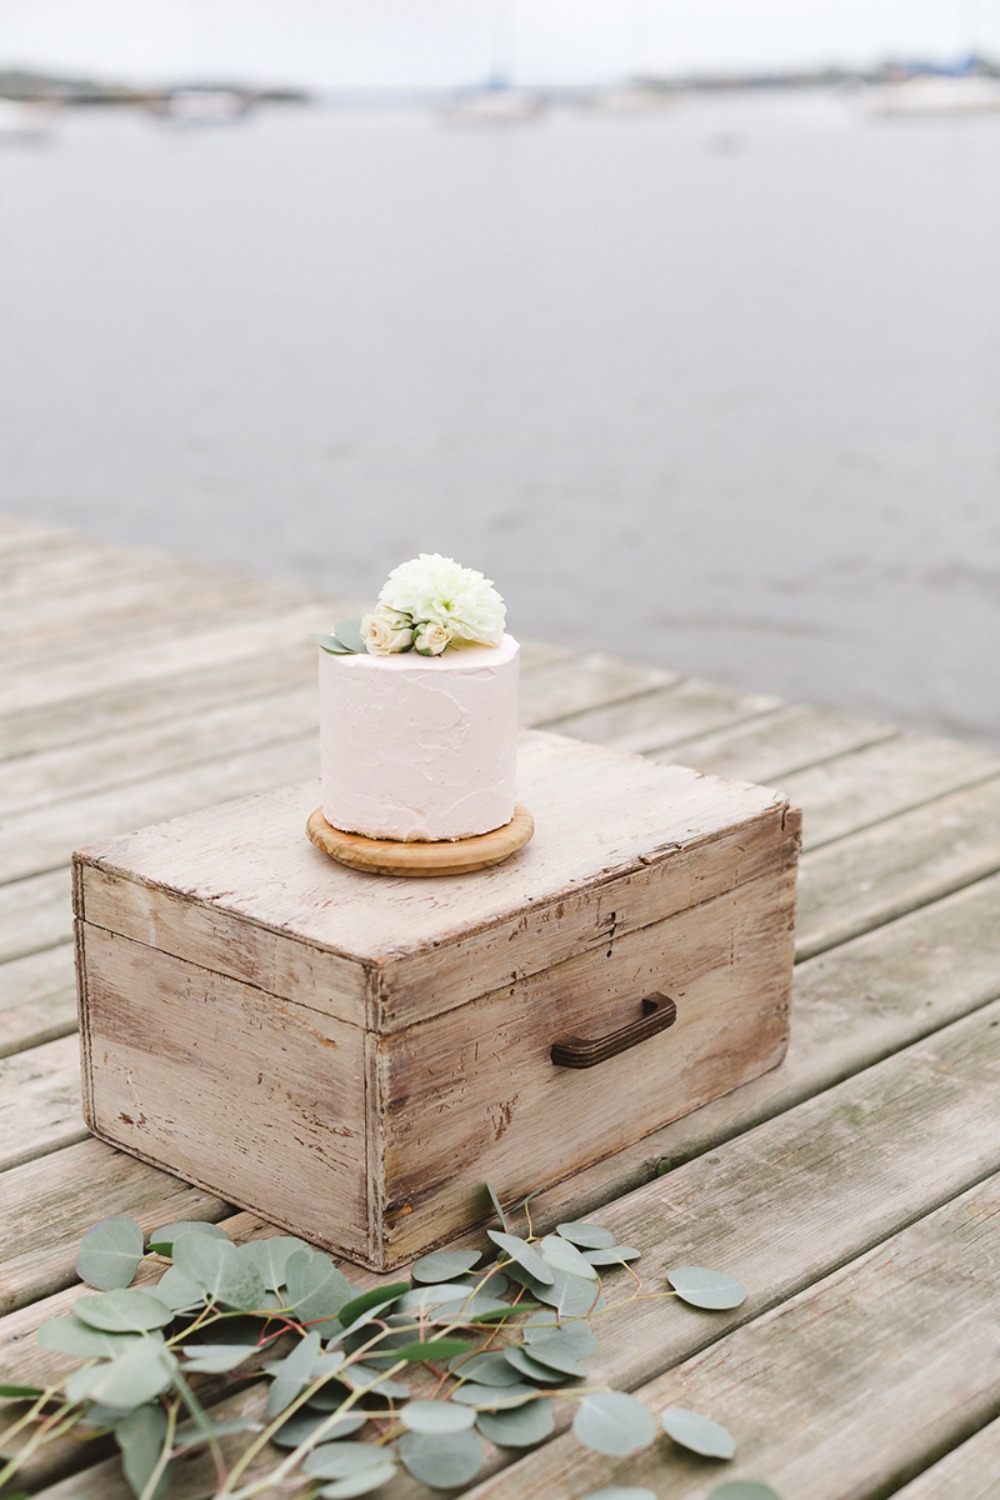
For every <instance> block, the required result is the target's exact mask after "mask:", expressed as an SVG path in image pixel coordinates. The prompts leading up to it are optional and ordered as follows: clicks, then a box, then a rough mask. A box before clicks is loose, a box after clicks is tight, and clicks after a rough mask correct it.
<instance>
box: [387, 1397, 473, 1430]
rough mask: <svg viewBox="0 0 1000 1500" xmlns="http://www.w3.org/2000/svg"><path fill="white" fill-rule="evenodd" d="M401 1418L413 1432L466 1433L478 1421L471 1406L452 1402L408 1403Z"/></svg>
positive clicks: (400, 1415) (404, 1424)
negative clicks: (457, 1404)
mask: <svg viewBox="0 0 1000 1500" xmlns="http://www.w3.org/2000/svg"><path fill="white" fill-rule="evenodd" d="M399 1417H400V1421H401V1422H402V1423H403V1426H404V1427H408V1428H409V1429H410V1431H411V1432H465V1431H466V1430H467V1429H468V1428H470V1427H472V1426H474V1425H475V1421H476V1413H475V1411H474V1410H473V1408H472V1407H471V1406H456V1405H455V1403H454V1402H452V1401H408V1402H407V1403H406V1405H405V1406H404V1407H403V1409H402V1411H401V1412H400V1414H399Z"/></svg>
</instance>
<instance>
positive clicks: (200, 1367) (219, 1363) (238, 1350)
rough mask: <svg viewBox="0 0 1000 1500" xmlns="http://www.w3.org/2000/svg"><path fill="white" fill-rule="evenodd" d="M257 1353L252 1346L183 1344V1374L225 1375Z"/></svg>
mask: <svg viewBox="0 0 1000 1500" xmlns="http://www.w3.org/2000/svg"><path fill="white" fill-rule="evenodd" d="M257 1352H258V1351H257V1349H256V1348H255V1347H254V1345H253V1344H185V1345H184V1348H183V1350H182V1353H183V1354H184V1356H185V1358H186V1360H187V1363H186V1364H185V1366H184V1369H185V1372H187V1371H194V1372H195V1373H196V1374H198V1375H224V1374H227V1373H228V1372H229V1371H230V1370H235V1369H236V1366H237V1365H241V1364H242V1363H243V1361H244V1360H246V1359H249V1358H250V1356H251V1354H256V1353H257Z"/></svg>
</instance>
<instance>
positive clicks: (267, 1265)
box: [240, 1234, 312, 1292]
mask: <svg viewBox="0 0 1000 1500" xmlns="http://www.w3.org/2000/svg"><path fill="white" fill-rule="evenodd" d="M296 1250H304V1251H306V1253H307V1254H309V1255H311V1254H312V1246H311V1245H307V1244H306V1242H305V1240H300V1239H297V1238H296V1237H295V1236H294V1235H290V1234H274V1235H271V1236H270V1237H269V1238H268V1239H265V1240H250V1241H249V1242H248V1243H247V1244H245V1245H241V1246H240V1255H241V1256H242V1257H243V1259H244V1260H248V1261H250V1263H251V1264H252V1265H253V1266H255V1267H256V1269H257V1273H258V1275H259V1276H260V1279H261V1281H262V1282H263V1283H264V1286H265V1287H266V1288H267V1290H268V1291H269V1292H276V1291H278V1290H279V1289H280V1288H281V1287H283V1286H284V1284H285V1268H286V1266H287V1265H288V1260H289V1257H290V1256H292V1255H294V1254H295V1252H296Z"/></svg>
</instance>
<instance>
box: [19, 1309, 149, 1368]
mask: <svg viewBox="0 0 1000 1500" xmlns="http://www.w3.org/2000/svg"><path fill="white" fill-rule="evenodd" d="M35 1337H36V1339H37V1341H38V1343H40V1344H41V1346H42V1348H43V1349H51V1350H53V1351H54V1352H55V1353H56V1354H71V1355H73V1357H74V1358H75V1359H113V1358H114V1357H115V1355H116V1354H124V1352H125V1350H126V1349H127V1348H128V1347H129V1345H130V1344H134V1343H135V1342H136V1340H137V1339H139V1338H141V1337H142V1335H141V1334H138V1333H105V1332H104V1331H103V1329H100V1328H90V1327H89V1326H88V1325H87V1324H86V1323H81V1321H80V1319H79V1318H74V1317H73V1316H72V1314H70V1316H69V1317H66V1318H52V1319H51V1320H50V1321H49V1322H48V1323H43V1324H42V1325H41V1327H40V1328H39V1330H38V1332H37V1334H36V1335H35Z"/></svg>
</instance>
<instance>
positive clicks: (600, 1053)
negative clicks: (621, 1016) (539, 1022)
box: [549, 995, 677, 1068]
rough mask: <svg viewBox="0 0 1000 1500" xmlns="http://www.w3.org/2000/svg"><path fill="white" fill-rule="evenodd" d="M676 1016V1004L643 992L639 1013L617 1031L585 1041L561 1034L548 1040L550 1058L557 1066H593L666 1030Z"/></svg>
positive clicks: (667, 997) (666, 997)
mask: <svg viewBox="0 0 1000 1500" xmlns="http://www.w3.org/2000/svg"><path fill="white" fill-rule="evenodd" d="M676 1019H677V1006H676V1005H675V1004H674V1002H673V1001H672V1000H671V999H670V997H669V996H668V995H647V996H646V998H645V1000H644V1001H643V1002H642V1015H641V1016H639V1017H638V1019H637V1020H635V1021H630V1022H629V1023H628V1025H627V1026H623V1027H622V1028H621V1030H620V1031H611V1032H609V1033H608V1035H607V1036H599V1037H595V1038H594V1039H593V1041H587V1040H586V1039H585V1038H584V1037H579V1036H561V1037H559V1039H558V1040H557V1041H554V1042H553V1043H552V1051H551V1052H550V1054H549V1055H550V1057H551V1058H552V1061H553V1062H554V1063H555V1065H556V1067H557V1068H593V1067H596V1065H597V1064H598V1063H602V1062H606V1061H607V1059H608V1058H609V1057H617V1056H618V1053H619V1052H627V1051H628V1049H629V1047H637V1046H638V1045H639V1043H640V1042H644V1041H645V1040H646V1038H647V1037H651V1036H656V1034H657V1032H659V1031H666V1029H667V1027H668V1026H672V1025H673V1024H674V1022H675V1021H676Z"/></svg>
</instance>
